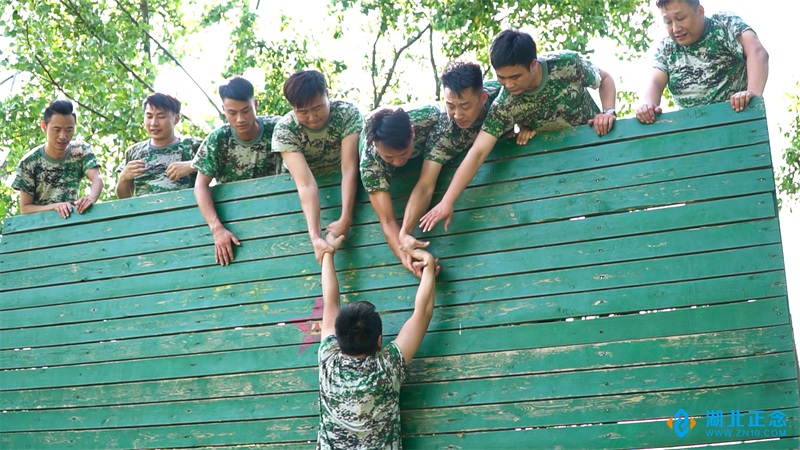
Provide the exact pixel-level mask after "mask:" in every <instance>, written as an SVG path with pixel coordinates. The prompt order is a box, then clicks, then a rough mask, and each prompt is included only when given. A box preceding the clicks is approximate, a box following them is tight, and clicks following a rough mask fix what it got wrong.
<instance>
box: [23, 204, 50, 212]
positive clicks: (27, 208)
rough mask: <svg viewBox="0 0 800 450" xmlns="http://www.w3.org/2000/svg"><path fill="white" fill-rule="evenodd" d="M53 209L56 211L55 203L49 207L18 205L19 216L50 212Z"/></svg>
mask: <svg viewBox="0 0 800 450" xmlns="http://www.w3.org/2000/svg"><path fill="white" fill-rule="evenodd" d="M53 209H56V203H52V204H49V205H34V204H33V203H29V204H25V205H23V204H20V205H19V212H20V214H32V213H38V212H43V211H50V210H53Z"/></svg>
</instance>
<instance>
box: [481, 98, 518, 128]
mask: <svg viewBox="0 0 800 450" xmlns="http://www.w3.org/2000/svg"><path fill="white" fill-rule="evenodd" d="M509 100H510V97H509V94H508V91H506V90H505V89H503V91H502V92H500V95H498V96H497V99H496V100H495V101H494V103H492V106H491V107H490V108H489V114H487V116H486V120H484V121H483V127H482V128H481V129H482V130H483V131H485V132H487V133H489V134H491V135H492V136H494V137H496V138H497V139H500V138H501V137H503V134H505V132H506V131H508V130H510V129H512V128H514V115H513V114H512V111H511V105H510V104H509Z"/></svg>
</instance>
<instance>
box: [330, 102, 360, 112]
mask: <svg viewBox="0 0 800 450" xmlns="http://www.w3.org/2000/svg"><path fill="white" fill-rule="evenodd" d="M331 111H336V112H339V113H343V114H358V115H359V116H360V115H361V110H360V109H359V108H358V105H356V104H355V103H353V102H350V101H347V100H341V99H334V100H331Z"/></svg>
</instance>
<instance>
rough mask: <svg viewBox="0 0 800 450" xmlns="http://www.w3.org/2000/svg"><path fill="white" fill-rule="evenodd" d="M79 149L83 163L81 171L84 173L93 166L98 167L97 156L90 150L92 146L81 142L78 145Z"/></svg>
mask: <svg viewBox="0 0 800 450" xmlns="http://www.w3.org/2000/svg"><path fill="white" fill-rule="evenodd" d="M80 147H81V149H82V150H83V157H82V158H81V161H82V163H83V173H86V172H88V171H90V170H92V169H94V168H95V167H100V163H99V162H97V157H96V156H95V155H94V152H92V146H91V145H89V144H87V143H85V142H83V143H81V145H80Z"/></svg>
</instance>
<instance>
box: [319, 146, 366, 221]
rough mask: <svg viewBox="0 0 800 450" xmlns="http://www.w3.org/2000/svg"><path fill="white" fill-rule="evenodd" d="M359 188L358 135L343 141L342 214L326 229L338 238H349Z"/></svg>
mask: <svg viewBox="0 0 800 450" xmlns="http://www.w3.org/2000/svg"><path fill="white" fill-rule="evenodd" d="M357 187H358V133H353V134H351V135H349V136H346V137H345V138H344V139H342V214H341V216H339V219H338V220H336V221H334V222H331V223H330V224H328V226H327V227H326V228H327V230H328V231H332V232H333V233H335V234H336V235H337V236H345V237H346V236H347V234H348V233H349V232H350V225H351V224H352V223H353V205H355V202H356V188H357Z"/></svg>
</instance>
